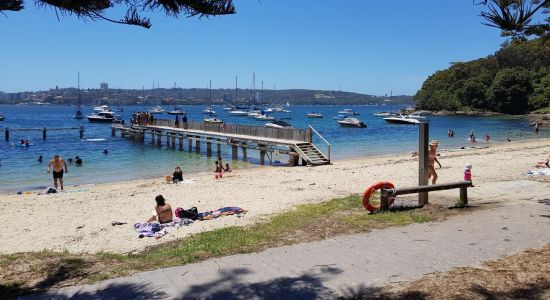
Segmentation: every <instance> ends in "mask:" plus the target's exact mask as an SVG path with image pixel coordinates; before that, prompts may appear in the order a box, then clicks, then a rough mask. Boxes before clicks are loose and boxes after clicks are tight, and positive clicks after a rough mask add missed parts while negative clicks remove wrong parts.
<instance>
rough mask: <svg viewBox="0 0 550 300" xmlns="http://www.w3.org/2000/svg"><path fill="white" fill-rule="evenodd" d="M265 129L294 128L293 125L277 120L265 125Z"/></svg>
mask: <svg viewBox="0 0 550 300" xmlns="http://www.w3.org/2000/svg"><path fill="white" fill-rule="evenodd" d="M265 127H271V128H292V125H291V124H289V123H287V122H285V121H281V120H276V121H273V122H270V123H267V124H265Z"/></svg>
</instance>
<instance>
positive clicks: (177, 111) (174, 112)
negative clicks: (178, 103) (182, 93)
mask: <svg viewBox="0 0 550 300" xmlns="http://www.w3.org/2000/svg"><path fill="white" fill-rule="evenodd" d="M166 113H167V114H169V115H185V114H187V112H186V111H184V110H183V109H181V108H179V107H174V110H171V111H167V112H166Z"/></svg>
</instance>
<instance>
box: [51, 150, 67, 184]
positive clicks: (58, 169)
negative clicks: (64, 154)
mask: <svg viewBox="0 0 550 300" xmlns="http://www.w3.org/2000/svg"><path fill="white" fill-rule="evenodd" d="M52 167H53V185H54V187H55V188H56V189H57V180H59V185H60V187H61V190H63V173H64V172H63V167H65V173H69V170H68V169H67V163H66V162H65V161H64V160H63V158H61V157H59V155H57V154H56V155H54V156H53V159H52V160H50V163H49V164H48V173H50V169H51V168H52Z"/></svg>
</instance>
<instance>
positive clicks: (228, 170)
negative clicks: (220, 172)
mask: <svg viewBox="0 0 550 300" xmlns="http://www.w3.org/2000/svg"><path fill="white" fill-rule="evenodd" d="M224 171H225V172H228V173H231V168H230V167H229V164H227V163H226V164H225V170H224Z"/></svg>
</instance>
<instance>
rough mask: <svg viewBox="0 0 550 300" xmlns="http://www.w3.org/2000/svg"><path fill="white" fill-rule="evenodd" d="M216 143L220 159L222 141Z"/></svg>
mask: <svg viewBox="0 0 550 300" xmlns="http://www.w3.org/2000/svg"><path fill="white" fill-rule="evenodd" d="M216 142H217V143H216V146H217V150H218V151H217V152H218V153H217V154H218V157H220V156H222V141H220V140H217V141H216Z"/></svg>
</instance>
